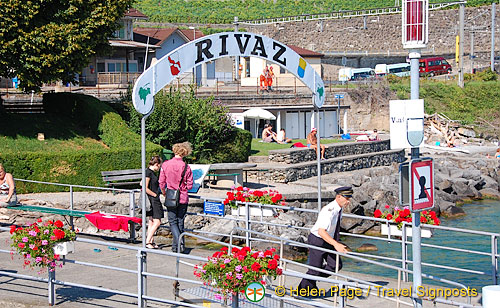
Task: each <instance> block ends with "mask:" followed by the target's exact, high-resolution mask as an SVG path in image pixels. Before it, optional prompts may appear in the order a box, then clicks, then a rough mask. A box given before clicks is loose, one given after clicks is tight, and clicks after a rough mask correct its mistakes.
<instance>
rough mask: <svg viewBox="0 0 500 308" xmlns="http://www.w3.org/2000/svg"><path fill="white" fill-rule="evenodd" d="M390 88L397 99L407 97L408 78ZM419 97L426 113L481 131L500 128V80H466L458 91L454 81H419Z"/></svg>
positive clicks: (392, 84) (408, 89) (394, 83)
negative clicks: (423, 103)
mask: <svg viewBox="0 0 500 308" xmlns="http://www.w3.org/2000/svg"><path fill="white" fill-rule="evenodd" d="M390 88H391V90H393V91H395V92H396V94H397V96H398V98H400V99H408V98H409V97H410V82H409V80H408V79H404V80H399V81H396V82H392V83H391V85H390ZM420 97H421V98H423V99H424V100H425V112H426V113H428V114H433V113H442V114H445V115H446V116H448V117H449V118H451V119H453V120H458V121H460V122H461V123H463V124H471V125H477V126H479V127H482V128H483V129H488V128H489V129H490V130H492V129H494V127H496V130H498V129H499V128H500V81H469V82H466V83H465V86H464V88H460V87H459V86H457V84H456V82H454V81H433V80H421V81H420ZM488 123H489V124H488Z"/></svg>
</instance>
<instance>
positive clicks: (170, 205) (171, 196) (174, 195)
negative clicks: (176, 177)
mask: <svg viewBox="0 0 500 308" xmlns="http://www.w3.org/2000/svg"><path fill="white" fill-rule="evenodd" d="M186 169H187V164H186V163H185V164H184V171H182V175H181V181H180V182H179V188H177V189H168V188H167V191H166V194H165V207H166V208H167V209H175V208H176V207H177V206H178V205H179V197H180V195H181V184H182V180H184V174H185V173H186Z"/></svg>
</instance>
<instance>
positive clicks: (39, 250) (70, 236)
mask: <svg viewBox="0 0 500 308" xmlns="http://www.w3.org/2000/svg"><path fill="white" fill-rule="evenodd" d="M63 226H64V224H63V223H62V221H60V220H57V221H55V222H54V221H52V220H49V221H47V222H45V223H42V219H38V220H37V222H35V223H32V224H30V225H28V226H25V227H20V226H16V225H12V226H11V227H10V234H11V239H12V244H11V246H12V247H13V248H14V249H15V250H16V251H17V253H19V254H20V255H21V256H22V257H23V258H24V265H25V266H27V265H28V266H30V267H35V266H39V267H47V268H49V270H53V269H54V268H55V267H56V261H57V260H59V255H56V254H54V246H55V245H56V244H57V243H59V242H64V241H72V240H74V239H75V237H76V233H75V232H73V231H72V230H69V229H63ZM13 253H14V252H13V251H12V252H11V254H13Z"/></svg>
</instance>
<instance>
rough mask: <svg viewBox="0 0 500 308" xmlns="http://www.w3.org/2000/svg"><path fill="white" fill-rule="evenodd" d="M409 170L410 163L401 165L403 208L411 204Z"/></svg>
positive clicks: (400, 190)
mask: <svg viewBox="0 0 500 308" xmlns="http://www.w3.org/2000/svg"><path fill="white" fill-rule="evenodd" d="M409 168H410V163H408V162H406V163H401V164H399V204H400V205H402V206H407V205H409V204H410V200H409V198H410V181H409V179H408V177H409V175H410V172H409Z"/></svg>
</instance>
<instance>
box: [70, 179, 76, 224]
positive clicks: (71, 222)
mask: <svg viewBox="0 0 500 308" xmlns="http://www.w3.org/2000/svg"><path fill="white" fill-rule="evenodd" d="M69 209H70V210H72V211H73V186H72V185H70V186H69ZM69 225H70V226H71V230H74V229H75V225H74V224H73V215H71V216H69Z"/></svg>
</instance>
